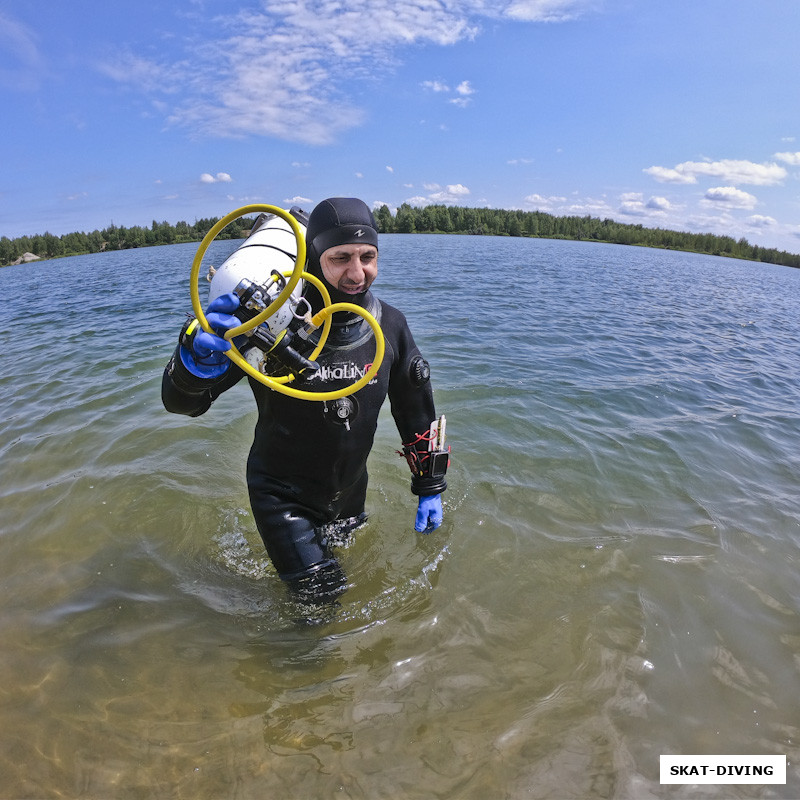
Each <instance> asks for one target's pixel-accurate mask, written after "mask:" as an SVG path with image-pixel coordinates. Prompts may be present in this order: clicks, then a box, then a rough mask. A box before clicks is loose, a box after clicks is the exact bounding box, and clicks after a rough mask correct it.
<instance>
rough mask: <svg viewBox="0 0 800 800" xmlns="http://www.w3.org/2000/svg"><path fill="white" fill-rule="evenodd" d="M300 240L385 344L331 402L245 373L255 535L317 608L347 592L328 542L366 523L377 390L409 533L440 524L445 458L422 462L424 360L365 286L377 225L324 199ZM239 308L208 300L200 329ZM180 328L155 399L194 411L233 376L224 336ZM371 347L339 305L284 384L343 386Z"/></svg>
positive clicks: (338, 295) (226, 319)
mask: <svg viewBox="0 0 800 800" xmlns="http://www.w3.org/2000/svg"><path fill="white" fill-rule="evenodd" d="M306 242H307V248H308V264H307V266H306V270H307V271H308V272H310V273H311V274H312V275H315V276H316V277H318V278H320V280H322V281H323V283H324V284H325V286H326V288H327V289H328V291H329V292H330V295H331V301H332V302H333V303H337V302H349V303H355V304H358V305H359V306H361V307H363V308H364V309H365V310H367V311H369V312H370V313H371V314H372V315H373V316H374V317H375V318H376V320H377V321H378V323H379V324H380V326H381V329H382V331H383V334H384V337H385V340H386V351H385V355H384V360H383V363H382V364H381V367H380V369H379V370H378V373H377V375H376V376H375V378H373V380H372V381H371V382H370V383H369V384H368V385H367V386H365V387H363V388H362V389H360V390H359V391H358V392H356V393H355V394H352V395H349V396H347V397H343V398H341V399H339V400H334V401H325V402H313V401H308V400H298V399H295V398H292V397H288V396H286V395H284V394H281V393H279V392H275V391H273V390H271V389H269V388H267V387H266V386H264V385H263V384H261V383H260V382H258V381H255V380H253V379H252V378H249V377H248V380H249V381H250V386H251V388H252V391H253V394H254V395H255V399H256V404H257V406H258V422H257V423H256V430H255V439H254V441H253V445H252V447H251V449H250V455H249V458H248V461H247V485H248V489H249V493H250V503H251V506H252V509H253V515H254V517H255V521H256V525H257V527H258V531H259V533H260V534H261V538H262V539H263V541H264V545H265V547H266V549H267V553H268V554H269V557H270V559H271V560H272V563H273V564H274V566H275V568H276V570H277V571H278V574H279V575H280V577H281V578H282V579H283V580H284V581H285V582H286V583H287V585H288V586H289V588H290V589H291V590H292V591H293V592H294V593H295V595H296V596H297V598H298V599H300V600H301V601H303V602H309V603H324V602H330V601H332V600H334V599H335V598H336V597H337V596H338V595H340V594H341V593H342V592H343V591H344V590H345V589H346V588H347V580H346V578H345V575H344V572H343V571H342V569H341V567H340V565H339V563H338V561H337V560H336V558H335V557H334V554H333V552H332V550H331V543H330V541H329V537H330V535H331V533H332V532H333V531H336V532H337V533H344V532H347V531H349V530H353V529H354V528H356V527H358V526H359V525H361V524H363V522H364V521H365V520H366V513H365V511H364V502H365V498H366V491H367V480H368V478H367V467H366V463H367V456H368V455H369V452H370V450H371V448H372V443H373V439H374V436H375V430H376V428H377V421H378V412H379V411H380V408H381V406H382V405H383V402H384V400H385V399H386V396H387V394H388V396H389V401H390V403H391V410H392V415H393V417H394V420H395V423H396V425H397V429H398V431H399V433H400V438H401V441H402V443H403V445H404V447H403V450H404V452H405V455H406V458H407V460H408V462H409V465H410V466H411V468H412V480H411V491H412V492H413V493H414V494H416V495H418V497H419V505H418V510H417V518H416V524H415V528H416V530H418V531H423V532H426V533H427V532H429V531H431V530H433V529H434V528H437V527H438V526H439V525H440V524H441V521H442V502H441V492H443V491H444V490H445V489H446V488H447V483H446V481H445V472H446V469H447V458H446V457H444V458H441V457H438V458H432V457H431V454H430V452H429V447H428V440H429V430H430V426H431V423H432V422H433V421H434V420H435V419H436V412H435V410H434V403H433V391H432V388H431V384H430V370H429V368H428V364H427V362H426V361H425V359H424V358H423V357H422V355H421V354H420V352H419V349H418V348H417V346H416V344H415V343H414V339H413V337H412V335H411V331H410V330H409V328H408V324H407V322H406V319H405V317H404V316H403V314H402V313H401V312H400V311H398V310H397V309H395V308H393V307H392V306H390V305H388V304H387V303H385V302H383V301H382V300H379V299H378V298H376V297H375V296H374V295H373V294H372V293H371V292H370V291H369V289H370V286H371V284H372V282H373V281H374V279H375V277H376V275H377V272H378V232H377V227H376V224H375V219H374V217H373V215H372V212H371V211H370V210H369V208H368V207H367V206H366V205H365V204H364V203H363V202H362V201H361V200H357V199H355V198H331V199H329V200H324V201H323V202H321V203H320V204H319V205H317V206H316V208H314V210H313V211H312V213H311V215H310V217H309V218H308V226H307V231H306ZM305 294H306V298H307V299H308V300H309V302H310V304H311V306H312V308H313V310H314V312H316V311H318V310H319V309H320V308H321V307H322V299H321V297H320V295H319V293H318V292H317V290H316V289H315V288H314V287H313V286H311V285H310V283H309V284H308V285H307V287H306V292H305ZM238 305H239V298H238V297H237V296H236V295H235V294H233V293H230V294H227V295H222V296H220V297H218V298H216V299H215V300H214V301H213V302H212V303H211V305H210V306H209V308H208V312H207V314H206V316H207V319H208V322H209V324H210V325H211V326H212V327H213V328H214V329H215V330H216V331H218V332H219V333H221V334H224V332H225V330H227V329H229V328H232V327H235V326H237V325H239V324H240V320H239V319H237V318H236V317H235V316H233V312H234V311H235V310H236V309H237V307H238ZM187 329H188V325H187V326H184V330H183V331H182V332H181V337H180V342H179V344H178V347H177V348H176V350H175V353H174V354H173V356H172V358H171V359H170V362H169V364H168V365H167V367H166V369H165V371H164V377H163V382H162V400H163V402H164V406H165V408H166V409H167V410H168V411H171V412H174V413H179V414H187V415H189V416H198V415H200V414H203V413H205V411H207V410H208V408H209V407H210V406H211V404H212V402H213V401H214V400H215V399H216V398H217V397H218V396H219V395H220V394H221V393H222V392H224V391H226V390H227V389H229V388H231V386H233V385H234V384H236V383H238V381H239V380H241V378H242V377H243V375H244V373H243V371H242V370H241V369H240V368H239V367H238V366H236V365H235V364H233V363H232V362H231V361H230V360H229V359H228V358H227V357H226V356H225V355H224V351H225V350H227V349H229V348H230V345H229V343H228V342H226V341H225V340H224V339H222V338H221V337H219V336H214V335H213V334H209V333H206V332H203V331H200V332H198V326H195V327H194V332H193V334H192V335H188V334H187ZM374 354H375V338H374V334H373V332H372V329H371V328H370V327H369V325H368V323H367V322H366V321H365V320H364V319H363V318H362V317H361V316H359V315H357V314H355V313H349V312H338V313H336V314H334V316H333V324H332V326H331V331H330V334H329V336H328V341H327V343H326V345H325V348H324V349H323V351H322V353H321V354H320V355H319V356H318V357H317V363H318V364H319V369H318V370H317V371H316V372H314V373H313V374H311V375H306V373H301V374H300V375H299V376H297V378H296V380H295V381H294V382H293V383H292V385H293V386H296V387H297V388H299V389H304V390H306V391H318V392H322V391H326V392H327V391H335V390H337V389H339V388H342V387H344V386H349V385H350V384H352V383H353V381H354V380H355V378H356V377H358V376H360V375H362V374H363V373H364V371H365V370H366V369H367V368H368V367H369V364H370V363H371V361H372V358H373V356H374ZM439 455H440V456H441V454H439Z"/></svg>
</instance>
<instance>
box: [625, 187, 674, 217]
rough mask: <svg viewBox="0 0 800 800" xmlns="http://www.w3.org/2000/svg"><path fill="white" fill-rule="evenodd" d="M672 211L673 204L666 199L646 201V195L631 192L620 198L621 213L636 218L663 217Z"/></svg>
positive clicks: (654, 198) (659, 198)
mask: <svg viewBox="0 0 800 800" xmlns="http://www.w3.org/2000/svg"><path fill="white" fill-rule="evenodd" d="M671 209H672V204H671V203H670V202H669V200H667V198H666V197H651V198H650V199H649V200H647V201H645V199H644V195H642V194H640V193H638V192H630V193H627V194H623V195H621V196H620V207H619V211H620V213H621V214H626V215H629V216H636V217H654V216H663V215H664V214H665V213H666V212H667V211H670V210H671Z"/></svg>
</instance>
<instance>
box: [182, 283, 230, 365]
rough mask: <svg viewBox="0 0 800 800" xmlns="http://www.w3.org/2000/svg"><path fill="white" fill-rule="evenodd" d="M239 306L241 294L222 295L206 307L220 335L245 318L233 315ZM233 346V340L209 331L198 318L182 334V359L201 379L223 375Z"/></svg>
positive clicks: (209, 317) (209, 321)
mask: <svg viewBox="0 0 800 800" xmlns="http://www.w3.org/2000/svg"><path fill="white" fill-rule="evenodd" d="M237 308H239V297H238V296H237V295H236V294H234V293H233V292H229V293H228V294H221V295H220V296H219V297H217V298H215V299H214V300H212V301H211V303H209V306H208V308H207V309H206V312H205V313H206V319H207V320H208V324H209V325H210V326H211V327H212V328H213V329H214V330H215V331H216V332H217V333H220V334H224V333H225V331H227V330H230V329H231V328H236V327H238V326H239V325H241V324H242V321H241V320H240V319H238V318H237V317H234V316H233V312H234V311H236V309H237ZM230 349H231V343H230V342H228V341H226V340H225V339H223V338H222V336H215V335H214V334H213V333H206V332H205V331H204V330H203V329H202V328H201V327H200V325H199V323H197V322H196V321H195V325H194V327H192V326H190V327H189V329H188V331H187V332H185V333H184V335H182V336H181V346H180V354H181V361H182V362H183V365H184V366H185V367H186V369H188V370H189V372H191V373H192V375H196V376H197V377H198V378H219V377H221V376H222V375H224V374H225V373H226V372H227V371H228V369H229V368H230V365H231V362H230V359H229V358H228V357H227V356H226V355H225V351H226V350H230Z"/></svg>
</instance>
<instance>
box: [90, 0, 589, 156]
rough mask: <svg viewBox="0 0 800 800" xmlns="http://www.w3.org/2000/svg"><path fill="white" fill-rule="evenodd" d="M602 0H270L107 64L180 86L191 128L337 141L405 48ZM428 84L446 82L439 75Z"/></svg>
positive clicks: (167, 87)
mask: <svg viewBox="0 0 800 800" xmlns="http://www.w3.org/2000/svg"><path fill="white" fill-rule="evenodd" d="M596 2H597V0H495V2H491V3H490V2H487V0H447V2H442V1H440V0H408V1H407V2H405V3H401V4H397V3H394V2H393V0H350V1H349V2H348V3H346V4H345V3H341V2H338V1H337V0H329V1H327V2H313V3H311V2H310V1H309V0H286V1H285V2H283V3H268V2H265V1H263V0H262V2H261V3H259V4H258V5H255V4H250V5H248V7H247V8H246V9H243V10H242V11H241V12H239V13H238V14H231V15H228V16H227V17H222V16H215V17H212V16H211V15H209V16H208V19H207V20H205V21H204V22H203V21H200V20H201V18H199V17H198V18H197V20H196V23H195V24H197V25H199V26H201V25H205V28H204V29H202V30H201V31H198V32H196V33H195V35H194V37H192V36H189V35H187V36H186V37H185V42H186V44H185V51H184V52H181V53H178V54H177V55H176V56H175V59H174V61H173V62H172V63H167V62H163V61H158V60H153V59H148V58H144V57H143V56H142V54H141V53H135V54H134V53H127V54H125V53H121V54H117V53H115V54H113V55H111V56H109V57H108V58H107V59H106V61H105V63H104V64H103V65H102V66H101V67H100V69H101V71H103V72H104V73H105V74H106V75H107V76H108V77H110V78H112V79H113V80H115V81H118V82H120V83H126V84H128V85H130V86H132V87H134V88H137V89H139V90H141V91H142V92H145V93H147V94H150V95H152V96H154V99H156V98H158V99H161V98H163V96H164V94H165V93H167V92H172V93H173V94H172V95H171V104H172V107H171V110H170V111H169V112H168V114H167V119H168V121H169V122H170V123H171V124H174V125H178V126H181V127H183V128H185V129H187V130H189V131H191V133H192V134H193V135H208V136H214V137H227V138H230V137H242V136H251V135H254V136H270V137H276V138H281V139H286V140H289V141H294V142H301V143H305V144H317V145H320V144H328V143H331V142H333V141H336V140H337V139H338V138H339V137H340V136H341V135H342V134H343V133H344V132H346V131H347V130H348V129H350V128H353V127H355V126H358V125H360V124H362V122H363V120H364V119H365V114H364V111H363V108H361V107H360V105H359V104H358V101H357V100H352V99H350V98H355V97H358V91H352V90H353V87H354V82H355V81H358V80H369V81H374V79H375V77H376V76H379V75H380V73H381V71H382V70H389V69H392V68H394V67H395V66H396V64H397V63H398V61H399V59H400V58H401V57H402V55H403V50H404V48H407V47H409V46H412V45H413V46H415V47H416V48H417V51H416V52H419V48H421V47H425V46H433V47H442V46H447V45H452V44H456V43H458V42H462V41H468V40H471V39H474V38H475V37H476V36H478V35H479V34H480V32H481V25H482V24H483V23H485V22H486V21H487V20H488V21H497V20H516V21H518V22H556V21H562V20H567V19H572V18H574V17H576V16H579V15H580V14H582V13H584V12H585V11H587V10H589V9H591V8H592V7H593V6H594V5H595V3H596ZM365 21H366V22H365ZM198 42H200V43H199V44H198ZM423 86H424V87H425V88H426V89H428V90H430V91H434V92H443V93H445V94H446V93H447V92H446V91H445V90H446V89H447V84H446V83H444V82H442V81H438V80H432V81H426V82H425V83H424V84H423ZM453 91H454V92H455V96H453V97H451V98H449V99H450V100H451V101H452V102H454V103H455V104H457V105H462V106H463V105H465V104H466V103H467V102H468V101H469V99H470V97H471V96H472V93H473V91H474V90H473V89H472V87H471V86H470V84H469V83H468V82H466V81H462V82H461V83H459V84H458V86H457V88H456V89H455V90H453ZM177 97H180V99H174V98H177ZM332 106H335V107H336V114H331V113H330V109H331V107H332Z"/></svg>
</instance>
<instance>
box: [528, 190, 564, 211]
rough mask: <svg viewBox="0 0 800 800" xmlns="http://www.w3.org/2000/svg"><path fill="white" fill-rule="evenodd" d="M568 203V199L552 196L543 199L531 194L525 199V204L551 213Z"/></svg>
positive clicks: (540, 196)
mask: <svg viewBox="0 0 800 800" xmlns="http://www.w3.org/2000/svg"><path fill="white" fill-rule="evenodd" d="M566 202H567V198H566V197H558V196H554V195H551V196H550V197H543V196H542V195H540V194H529V195H528V196H527V197H526V198H525V203H527V204H528V205H531V206H533V207H534V208H536V209H539V210H542V211H551V210H553V209H555V208H559V207H560V206H562V205H563V204H564V203H566Z"/></svg>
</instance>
